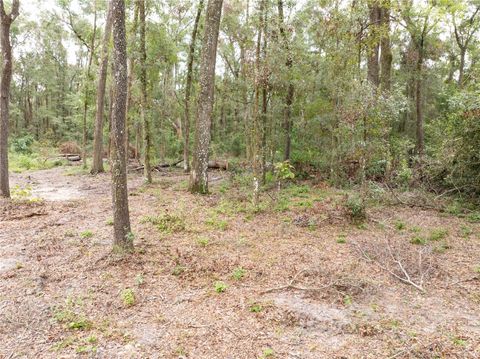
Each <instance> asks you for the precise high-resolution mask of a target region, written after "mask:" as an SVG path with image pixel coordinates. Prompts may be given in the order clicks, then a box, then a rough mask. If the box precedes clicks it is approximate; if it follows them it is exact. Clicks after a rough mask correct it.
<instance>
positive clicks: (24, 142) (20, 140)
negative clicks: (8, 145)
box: [12, 135, 34, 155]
mask: <svg viewBox="0 0 480 359" xmlns="http://www.w3.org/2000/svg"><path fill="white" fill-rule="evenodd" d="M33 141H34V140H33V136H32V135H25V136H22V137H17V138H14V139H13V141H12V148H13V151H15V152H16V153H21V154H24V155H29V154H31V153H32V144H33Z"/></svg>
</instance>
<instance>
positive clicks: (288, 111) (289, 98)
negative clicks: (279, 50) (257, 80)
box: [277, 0, 295, 161]
mask: <svg viewBox="0 0 480 359" xmlns="http://www.w3.org/2000/svg"><path fill="white" fill-rule="evenodd" d="M277 5H278V6H277V7H278V22H279V30H280V35H281V36H282V41H283V48H284V50H285V52H286V53H287V61H286V65H287V69H288V71H289V72H291V69H292V65H293V57H292V52H291V50H290V46H289V41H288V36H287V32H286V31H285V23H284V15H283V0H278V3H277ZM289 75H290V76H291V74H289ZM294 93H295V86H294V84H293V81H292V80H290V81H289V83H288V89H287V95H286V96H285V109H284V126H285V152H284V156H283V159H284V160H285V161H288V160H290V151H291V146H292V145H291V144H292V119H291V117H292V103H293V96H294Z"/></svg>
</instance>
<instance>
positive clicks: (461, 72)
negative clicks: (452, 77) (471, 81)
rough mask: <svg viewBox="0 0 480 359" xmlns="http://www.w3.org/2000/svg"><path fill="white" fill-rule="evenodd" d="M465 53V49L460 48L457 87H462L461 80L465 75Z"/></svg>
mask: <svg viewBox="0 0 480 359" xmlns="http://www.w3.org/2000/svg"><path fill="white" fill-rule="evenodd" d="M466 52H467V48H466V47H463V48H460V64H459V66H458V87H460V88H462V87H463V78H464V73H465V54H466Z"/></svg>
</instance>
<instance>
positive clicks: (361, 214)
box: [345, 195, 367, 222]
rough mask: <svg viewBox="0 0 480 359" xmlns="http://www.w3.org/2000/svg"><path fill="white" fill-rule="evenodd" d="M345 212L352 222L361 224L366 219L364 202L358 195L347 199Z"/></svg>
mask: <svg viewBox="0 0 480 359" xmlns="http://www.w3.org/2000/svg"><path fill="white" fill-rule="evenodd" d="M345 211H346V213H347V215H348V216H349V217H350V219H351V220H352V221H354V222H361V221H363V220H365V219H366V218H367V212H366V209H365V201H364V200H363V199H362V198H361V197H360V196H358V195H354V196H349V197H348V198H347V200H346V201H345Z"/></svg>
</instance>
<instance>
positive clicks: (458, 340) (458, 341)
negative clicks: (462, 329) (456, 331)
mask: <svg viewBox="0 0 480 359" xmlns="http://www.w3.org/2000/svg"><path fill="white" fill-rule="evenodd" d="M452 342H453V344H455V345H458V346H459V347H464V346H466V345H467V341H466V340H465V339H463V338H460V337H454V338H453V339H452Z"/></svg>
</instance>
